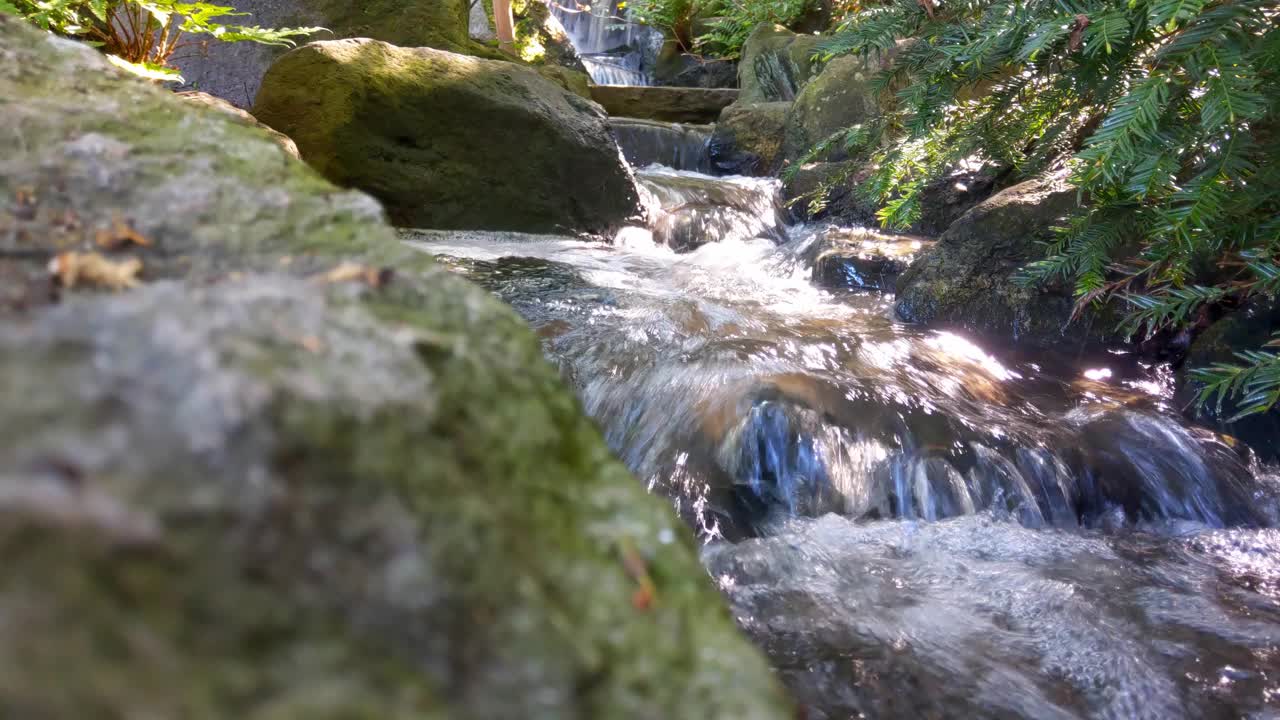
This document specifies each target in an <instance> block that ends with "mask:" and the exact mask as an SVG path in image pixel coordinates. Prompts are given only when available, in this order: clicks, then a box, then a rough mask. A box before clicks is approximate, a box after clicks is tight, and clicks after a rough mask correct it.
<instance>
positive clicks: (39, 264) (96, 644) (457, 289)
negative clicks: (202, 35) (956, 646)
mask: <svg viewBox="0 0 1280 720" xmlns="http://www.w3.org/2000/svg"><path fill="white" fill-rule="evenodd" d="M0 57H3V58H4V59H5V62H4V63H0V114H3V116H4V118H5V122H4V123H3V124H0V277H4V278H5V280H6V283H5V286H6V288H8V287H11V285H10V280H13V282H14V283H15V286H16V285H21V286H22V287H25V288H27V289H29V290H30V291H31V292H30V293H29V294H28V295H26V296H22V297H18V296H6V298H5V299H6V302H5V304H4V305H3V306H0V397H3V398H4V402H3V403H2V404H0V432H2V433H3V437H4V442H3V443H0V618H2V620H0V623H2V624H3V627H4V638H5V642H4V643H2V644H0V716H3V717H74V718H99V717H101V718H117V717H182V718H193V719H196V720H201V719H205V718H208V719H210V720H212V719H213V718H227V717H236V718H246V719H250V720H284V719H286V718H335V719H336V718H370V719H372V718H508V717H509V718H615V717H616V718H654V717H663V718H666V717H688V716H696V717H724V718H783V717H787V716H788V709H787V707H786V704H785V702H784V701H783V700H782V699H781V698H780V695H779V691H778V690H777V687H776V684H775V681H774V680H773V679H772V678H771V676H770V673H769V671H768V670H767V668H766V667H765V665H764V662H763V660H762V659H761V658H760V657H759V656H758V655H757V653H756V652H755V651H754V650H752V649H751V648H750V647H749V646H748V645H747V644H746V643H745V641H744V640H743V639H741V638H740V637H739V636H738V634H737V633H736V631H735V630H734V629H733V627H732V621H731V620H730V618H729V617H728V615H727V613H726V612H725V611H724V609H723V607H722V606H721V604H720V600H719V598H718V596H717V595H716V593H715V591H714V589H713V588H712V587H711V585H710V583H709V582H708V579H707V577H706V575H705V572H704V571H703V570H702V568H701V567H700V566H699V565H698V562H697V560H696V559H695V556H694V553H693V551H692V548H691V544H692V543H691V539H690V537H689V535H688V533H687V532H686V531H685V530H684V529H683V528H682V527H680V526H679V525H678V523H677V521H676V520H675V519H674V516H673V515H672V513H671V511H670V508H669V507H666V506H665V504H664V503H663V502H662V501H660V500H658V499H656V498H653V497H650V496H648V495H647V494H646V493H645V491H644V489H643V487H642V486H641V485H640V484H639V483H637V482H636V481H635V480H634V479H633V478H631V477H630V476H629V474H628V473H627V472H626V470H625V469H624V468H623V467H622V466H621V465H620V464H619V463H618V462H617V461H616V460H615V459H613V458H612V457H611V456H610V455H609V453H608V452H607V450H606V448H605V446H604V444H603V442H602V440H601V439H600V437H599V434H598V432H597V430H596V429H595V428H594V426H593V425H592V423H591V422H590V421H588V420H587V419H586V418H585V417H584V416H583V415H582V413H581V412H580V409H579V407H578V405H577V403H576V401H575V400H574V399H573V397H572V395H571V394H570V393H568V392H567V391H566V390H565V389H564V388H563V387H562V385H561V383H560V381H559V378H558V376H557V373H556V371H555V370H554V369H553V368H552V367H550V366H549V365H548V364H547V363H546V362H545V361H544V360H543V359H542V358H541V355H540V352H539V346H538V343H537V342H536V340H535V339H534V337H533V336H532V334H531V333H530V332H529V331H528V330H527V328H526V327H525V326H524V324H523V323H522V322H521V321H520V320H519V319H518V317H517V316H516V315H515V314H514V313H513V312H512V311H511V310H510V309H509V308H507V307H505V306H503V305H502V304H501V303H499V302H498V301H496V300H495V299H494V298H493V297H491V296H490V295H488V294H487V293H485V292H483V291H481V290H480V289H478V288H476V287H474V286H472V285H470V284H469V283H467V282H465V281H464V280H462V279H461V278H459V277H457V276H455V275H452V274H450V273H448V272H446V271H444V270H442V269H440V268H439V267H437V266H436V265H435V264H434V263H433V262H431V260H430V259H429V258H427V257H426V256H424V255H422V254H420V253H418V252H416V251H414V250H412V249H410V248H408V247H406V246H405V245H403V244H401V243H400V242H398V241H397V239H396V238H395V236H394V233H393V231H392V230H391V228H390V227H388V226H387V225H386V224H385V223H384V222H383V221H382V220H381V212H380V210H379V208H378V206H377V204H376V203H374V202H373V201H372V200H371V199H370V198H368V197H367V196H364V195H361V194H358V193H353V192H347V191H342V190H339V189H337V188H335V187H333V186H332V185H330V184H329V183H327V182H325V181H324V180H323V179H321V178H320V177H319V176H318V175H317V174H316V173H315V172H314V171H312V170H311V169H309V168H307V167H306V166H305V165H303V164H302V163H299V162H297V161H296V160H294V159H292V158H290V157H288V156H287V155H286V154H285V153H284V152H283V151H282V150H281V149H280V148H279V147H278V146H277V145H275V144H274V143H273V141H272V140H271V139H270V138H269V137H268V136H267V135H266V134H265V133H263V132H261V131H260V130H256V129H254V128H252V127H249V126H246V125H243V124H240V123H238V122H236V121H235V120H234V119H232V118H229V117H228V116H226V115H225V114H222V113H216V112H208V111H202V110H201V109H199V108H195V107H191V106H189V105H187V104H184V103H183V102H182V101H181V100H179V99H177V98H174V97H173V96H172V95H170V94H167V93H164V92H162V91H160V90H158V89H156V88H154V87H152V86H149V85H146V84H144V83H142V82H140V81H137V80H135V79H132V78H128V77H125V76H123V75H122V74H120V73H118V72H116V71H114V70H113V69H111V67H110V66H109V65H108V64H107V63H106V62H104V60H103V59H102V57H101V56H100V55H99V54H98V53H97V52H96V51H93V50H91V49H89V48H86V47H84V46H81V45H77V44H75V43H70V42H67V41H63V40H57V39H55V38H52V37H51V36H48V35H46V34H43V33H40V32H37V31H35V30H34V29H31V28H30V27H29V26H27V25H25V24H23V23H21V22H20V21H17V20H15V19H12V18H8V17H5V16H0ZM120 225H123V226H126V227H128V228H130V229H131V230H132V231H134V232H136V233H137V235H138V236H140V237H142V238H144V239H145V240H146V241H147V244H145V245H130V244H128V243H123V245H124V247H122V248H119V249H116V250H108V249H105V248H103V247H101V246H99V244H98V243H96V242H95V239H96V237H97V231H98V230H106V231H107V232H108V233H110V232H111V231H110V228H112V227H116V226H120ZM120 234H122V233H120V232H116V235H120ZM109 236H110V235H108V237H109ZM106 244H108V245H109V244H111V243H106ZM91 250H93V251H97V252H100V253H102V254H104V255H105V256H106V257H108V259H111V260H113V261H120V260H124V259H126V258H133V259H137V260H140V261H141V262H142V263H143V271H142V275H141V279H142V280H143V282H144V285H143V287H141V288H139V289H135V290H131V291H128V292H124V293H120V294H108V293H101V292H96V291H94V290H93V289H92V288H90V287H76V288H73V289H64V290H63V291H62V293H61V298H60V302H59V303H58V304H57V305H56V306H53V307H44V306H43V305H42V304H43V303H47V302H48V301H50V300H58V299H59V298H58V296H57V295H51V294H50V293H49V292H48V288H49V284H48V283H49V281H48V279H47V275H45V273H46V272H47V271H46V270H45V267H46V265H47V263H48V261H49V260H50V259H51V258H52V257H53V256H54V255H55V253H58V252H64V251H81V252H85V251H91ZM344 267H345V270H344V273H340V274H330V273H331V272H332V271H333V270H335V269H336V268H344ZM353 268H355V269H356V270H358V272H354V273H353V272H352V269H353ZM365 270H372V271H375V272H372V273H369V272H365ZM343 275H345V276H346V277H347V278H348V279H346V280H342V279H341V277H342V276H343Z"/></svg>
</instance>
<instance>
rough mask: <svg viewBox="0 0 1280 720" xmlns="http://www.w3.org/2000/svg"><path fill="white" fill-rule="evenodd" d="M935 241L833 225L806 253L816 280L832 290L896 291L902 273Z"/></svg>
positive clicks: (821, 234)
mask: <svg viewBox="0 0 1280 720" xmlns="http://www.w3.org/2000/svg"><path fill="white" fill-rule="evenodd" d="M933 244H934V243H933V241H931V240H927V239H925V238H921V237H914V236H911V235H891V234H888V233H881V232H876V231H874V230H867V229H865V228H841V227H834V228H829V229H827V230H825V231H823V232H821V233H820V234H819V235H818V237H817V238H815V240H814V242H813V245H812V246H810V248H809V249H808V250H807V251H806V253H805V259H806V261H807V262H808V263H809V264H810V265H811V266H812V267H813V281H814V283H816V284H817V285H819V286H821V287H824V288H827V289H829V290H879V291H882V292H893V290H894V286H895V284H896V283H897V280H898V276H899V275H901V274H902V273H903V272H904V271H905V270H906V269H907V266H909V265H910V264H911V261H912V260H914V259H915V258H916V256H917V255H919V254H920V253H922V252H926V251H927V250H928V249H929V248H931V247H933Z"/></svg>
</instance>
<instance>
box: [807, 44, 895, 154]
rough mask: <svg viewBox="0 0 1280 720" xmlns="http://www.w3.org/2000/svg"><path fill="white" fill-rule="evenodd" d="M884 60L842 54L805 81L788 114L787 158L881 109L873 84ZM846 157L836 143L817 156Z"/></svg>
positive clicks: (862, 120) (858, 122)
mask: <svg viewBox="0 0 1280 720" xmlns="http://www.w3.org/2000/svg"><path fill="white" fill-rule="evenodd" d="M883 62H888V60H887V59H885V60H883V61H882V60H881V59H878V58H866V57H861V56H859V55H841V56H840V57H837V58H835V59H834V60H832V61H831V62H829V63H827V64H826V65H825V66H824V67H823V68H822V72H821V73H819V74H818V75H817V76H816V77H814V78H813V79H811V80H810V81H809V82H808V83H806V84H805V86H804V88H803V89H802V90H801V91H800V93H799V94H798V95H797V96H796V99H795V103H794V104H793V105H792V107H791V111H790V113H788V115H787V131H786V145H785V147H786V155H787V158H788V159H796V158H799V157H801V156H803V155H804V154H805V153H806V152H807V151H808V150H809V149H810V148H811V147H813V146H814V145H815V144H817V143H819V142H821V141H823V140H825V139H827V138H828V137H830V136H831V135H832V134H834V133H835V132H837V131H841V130H844V129H846V128H849V127H852V126H854V125H858V124H860V123H863V122H866V121H867V120H869V119H870V118H871V117H872V116H873V115H875V114H876V113H877V112H878V111H879V105H878V100H877V98H876V94H875V92H873V90H872V88H871V85H872V80H873V79H874V77H875V75H876V73H878V72H879V71H880V69H881V67H882V66H883V65H882V63H883ZM846 158H847V155H846V154H845V153H844V150H843V148H841V147H836V148H834V149H833V150H832V151H831V152H829V153H828V154H827V155H826V156H824V157H819V158H815V159H816V160H832V161H835V160H844V159H846Z"/></svg>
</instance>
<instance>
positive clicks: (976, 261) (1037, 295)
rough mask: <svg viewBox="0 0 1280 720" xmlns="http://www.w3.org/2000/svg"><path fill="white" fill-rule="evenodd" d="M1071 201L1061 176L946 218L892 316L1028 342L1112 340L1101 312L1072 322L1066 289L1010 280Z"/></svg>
mask: <svg viewBox="0 0 1280 720" xmlns="http://www.w3.org/2000/svg"><path fill="white" fill-rule="evenodd" d="M1077 207H1078V206H1077V201H1076V192H1075V190H1073V189H1071V188H1070V187H1069V186H1068V185H1067V184H1066V182H1065V181H1064V180H1063V179H1062V178H1060V177H1049V178H1039V179H1033V180H1028V181H1026V182H1023V183H1020V184H1018V185H1014V186H1013V187H1010V188H1006V189H1005V190H1002V191H1000V192H998V193H996V194H995V195H993V196H992V197H991V198H989V199H988V200H986V201H984V202H982V203H980V204H978V205H977V206H976V207H974V208H973V209H971V210H969V211H968V212H966V213H965V214H964V215H962V216H961V217H960V218H959V219H958V220H956V221H955V222H954V223H952V224H951V227H949V228H948V229H947V231H946V232H945V233H943V234H942V236H941V237H940V238H939V241H938V244H937V245H936V246H935V247H934V248H933V249H932V250H930V251H929V252H926V253H925V254H924V255H923V256H921V257H920V258H919V259H918V260H916V261H915V262H914V263H912V265H911V267H910V268H909V269H908V270H907V272H906V273H904V274H903V275H902V277H901V278H900V279H899V280H898V302H897V311H898V315H899V316H901V317H902V318H903V319H904V320H907V321H908V322H918V323H925V324H930V325H957V326H960V327H964V328H968V329H973V330H982V331H991V332H996V333H1002V334H1010V335H1013V336H1014V337H1015V338H1019V339H1027V340H1030V341H1043V342H1052V341H1055V340H1061V339H1062V338H1063V337H1064V336H1065V337H1071V338H1077V339H1086V338H1088V339H1097V340H1109V339H1112V338H1113V337H1114V336H1115V328H1114V323H1113V322H1111V321H1110V320H1109V318H1107V317H1105V314H1104V313H1102V312H1099V313H1087V314H1086V315H1085V316H1084V317H1081V318H1078V319H1077V320H1076V321H1075V322H1071V311H1072V307H1073V305H1074V300H1073V298H1072V296H1071V293H1070V291H1069V289H1067V288H1058V287H1047V288H1042V287H1031V286H1024V285H1022V284H1019V283H1018V282H1016V275H1017V274H1018V271H1019V270H1020V269H1021V268H1022V267H1024V266H1025V265H1026V264H1027V263H1028V262H1031V261H1032V260H1036V259H1039V258H1041V257H1043V246H1042V245H1041V243H1042V242H1043V241H1044V240H1047V239H1048V237H1049V232H1050V228H1052V227H1053V226H1054V225H1055V224H1057V223H1058V222H1059V221H1060V220H1061V219H1062V218H1063V217H1065V216H1066V215H1067V214H1069V213H1071V212H1072V211H1073V210H1075V209H1076V208H1077Z"/></svg>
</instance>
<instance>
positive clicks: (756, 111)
mask: <svg viewBox="0 0 1280 720" xmlns="http://www.w3.org/2000/svg"><path fill="white" fill-rule="evenodd" d="M790 106H791V104H790V103H786V102H771V103H743V102H741V101H739V102H736V103H734V104H732V105H730V106H729V107H726V108H725V109H724V110H722V111H721V112H720V120H719V121H718V122H717V123H716V126H715V133H714V134H713V135H712V137H711V144H710V153H711V162H712V164H713V165H714V166H715V168H716V170H718V171H720V172H722V173H728V174H732V175H753V176H766V175H772V174H774V173H775V172H777V171H778V169H779V168H780V167H781V165H782V138H783V133H784V131H785V130H786V124H787V111H788V109H789V108H790Z"/></svg>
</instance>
